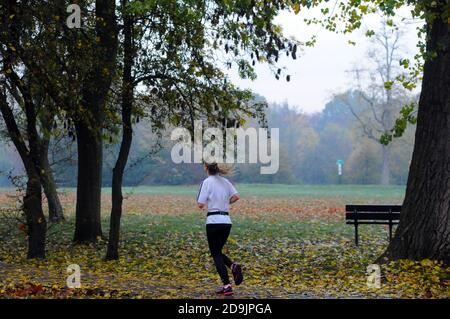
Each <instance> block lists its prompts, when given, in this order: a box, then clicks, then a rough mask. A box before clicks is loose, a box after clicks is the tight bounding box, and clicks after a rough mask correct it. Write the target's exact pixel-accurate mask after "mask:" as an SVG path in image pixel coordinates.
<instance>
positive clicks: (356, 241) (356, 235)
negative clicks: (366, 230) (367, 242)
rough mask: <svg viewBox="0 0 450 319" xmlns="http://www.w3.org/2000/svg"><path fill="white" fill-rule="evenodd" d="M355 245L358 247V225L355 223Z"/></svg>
mask: <svg viewBox="0 0 450 319" xmlns="http://www.w3.org/2000/svg"><path fill="white" fill-rule="evenodd" d="M355 245H356V246H358V223H355Z"/></svg>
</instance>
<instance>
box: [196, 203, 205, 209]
mask: <svg viewBox="0 0 450 319" xmlns="http://www.w3.org/2000/svg"><path fill="white" fill-rule="evenodd" d="M197 206H198V208H200V209H204V208H205V204H203V203H197Z"/></svg>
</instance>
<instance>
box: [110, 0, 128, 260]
mask: <svg viewBox="0 0 450 319" xmlns="http://www.w3.org/2000/svg"><path fill="white" fill-rule="evenodd" d="M127 3H128V1H127V0H122V8H125V7H126V4H127ZM132 30H133V21H132V19H131V17H130V16H129V15H127V14H125V15H124V29H123V33H124V67H123V75H122V142H121V144H120V151H119V155H118V157H117V161H116V164H115V166H114V169H113V177H112V195H111V196H112V208H111V220H110V228H109V241H108V249H107V251H106V257H105V259H106V260H116V259H119V238H120V219H121V217H122V201H123V196H122V179H123V173H124V170H125V166H126V164H127V161H128V155H129V153H130V148H131V142H132V139H133V129H132V124H131V113H132V108H133V89H134V86H133V78H132V74H131V72H132V67H133V39H132Z"/></svg>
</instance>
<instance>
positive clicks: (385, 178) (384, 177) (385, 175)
mask: <svg viewBox="0 0 450 319" xmlns="http://www.w3.org/2000/svg"><path fill="white" fill-rule="evenodd" d="M381 147H382V150H383V164H382V168H381V180H380V183H381V185H389V184H390V180H391V167H390V163H389V162H390V157H391V150H390V148H389V145H381Z"/></svg>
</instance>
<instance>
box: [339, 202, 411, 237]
mask: <svg viewBox="0 0 450 319" xmlns="http://www.w3.org/2000/svg"><path fill="white" fill-rule="evenodd" d="M401 210H402V205H346V206H345V212H346V213H345V221H346V223H347V224H349V225H354V226H355V244H356V245H358V225H362V224H369V225H373V224H380V225H389V241H391V240H392V227H393V225H396V224H398V222H399V220H400V211H401Z"/></svg>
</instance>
